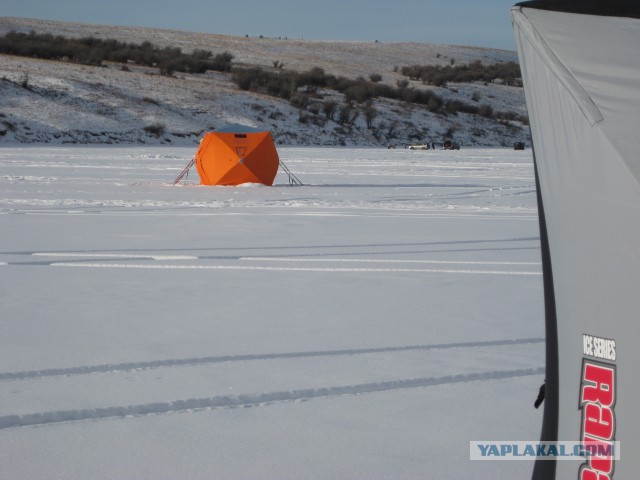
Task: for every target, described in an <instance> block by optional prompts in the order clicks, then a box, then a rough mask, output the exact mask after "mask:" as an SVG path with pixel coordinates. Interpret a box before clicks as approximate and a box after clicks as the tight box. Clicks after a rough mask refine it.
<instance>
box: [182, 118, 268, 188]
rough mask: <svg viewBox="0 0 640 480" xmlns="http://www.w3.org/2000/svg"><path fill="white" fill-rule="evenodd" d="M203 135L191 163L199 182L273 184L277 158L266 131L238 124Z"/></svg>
mask: <svg viewBox="0 0 640 480" xmlns="http://www.w3.org/2000/svg"><path fill="white" fill-rule="evenodd" d="M228 130H229V129H224V131H214V132H208V133H207V134H205V136H204V138H203V139H202V141H201V142H200V148H199V149H198V152H197V153H196V158H195V163H196V168H197V170H198V175H200V184H201V185H240V184H242V183H262V184H264V185H273V180H274V179H275V177H276V173H277V172H278V165H279V163H280V159H279V157H278V151H277V150H276V147H275V144H274V142H273V138H272V137H271V134H270V133H269V132H266V131H264V132H261V131H258V130H253V129H249V128H246V127H240V128H238V129H236V131H233V130H232V131H228Z"/></svg>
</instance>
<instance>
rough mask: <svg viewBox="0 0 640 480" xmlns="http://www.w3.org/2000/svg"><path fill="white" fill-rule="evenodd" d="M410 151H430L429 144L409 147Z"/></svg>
mask: <svg viewBox="0 0 640 480" xmlns="http://www.w3.org/2000/svg"><path fill="white" fill-rule="evenodd" d="M407 148H409V150H429V144H428V143H427V144H424V145H409V147H407Z"/></svg>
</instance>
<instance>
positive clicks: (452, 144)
mask: <svg viewBox="0 0 640 480" xmlns="http://www.w3.org/2000/svg"><path fill="white" fill-rule="evenodd" d="M442 148H444V149H445V150H460V144H458V143H456V142H452V141H451V140H445V141H444V143H443V144H442Z"/></svg>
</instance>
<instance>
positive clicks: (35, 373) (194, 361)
mask: <svg viewBox="0 0 640 480" xmlns="http://www.w3.org/2000/svg"><path fill="white" fill-rule="evenodd" d="M543 342H544V338H520V339H512V340H488V341H484V342H456V343H435V344H431V345H406V346H401V347H377V348H376V347H374V348H361V349H348V350H318V351H309V352H285V353H263V354H254V355H222V356H215V357H214V356H211V357H197V358H177V359H167V360H153V361H149V362H128V363H113V364H103V365H87V366H80V367H69V368H49V369H46V370H31V371H23V372H4V373H0V380H29V379H37V378H45V377H57V376H71V375H87V374H92V373H107V372H124V371H135V370H150V369H154V368H168V367H184V366H193V365H205V364H212V363H223V362H248V361H259V360H278V359H287V358H293V359H295V358H313V357H337V356H347V355H365V354H375V353H390V352H405V351H411V350H444V349H450V348H474V347H497V346H506V345H524V344H532V343H543Z"/></svg>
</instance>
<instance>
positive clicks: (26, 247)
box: [0, 147, 544, 480]
mask: <svg viewBox="0 0 640 480" xmlns="http://www.w3.org/2000/svg"><path fill="white" fill-rule="evenodd" d="M194 150H195V149H194V148H191V147H189V148H186V147H184V148H177V147H15V148H3V149H2V150H0V184H1V185H2V187H1V189H0V231H1V232H2V235H0V329H1V331H0V442H1V448H0V478H7V479H13V480H17V479H54V478H64V479H88V478H91V479H108V478H117V479H134V478H135V479H147V478H148V479H184V478H189V479H199V478H201V479H211V478H216V479H300V478H310V479H337V478H344V479H426V478H437V479H471V478H474V479H477V478H486V479H490V478H491V479H493V478H528V477H529V476H530V471H531V468H532V465H531V463H530V462H528V461H517V462H516V461H513V462H472V461H470V460H469V442H470V441H472V440H532V439H536V438H538V436H539V429H540V425H541V411H538V410H535V409H534V408H533V405H532V404H533V401H534V400H535V397H536V395H537V391H538V387H539V386H540V384H541V383H542V380H543V368H542V367H543V365H544V340H543V335H544V331H543V298H542V276H541V267H540V258H539V248H540V245H539V234H538V224H537V211H536V202H535V184H534V178H533V168H532V156H531V151H528V150H527V151H524V152H514V151H513V150H507V149H475V150H461V151H456V152H447V151H409V150H386V149H355V148H354V149H348V148H342V149H341V148H281V149H280V156H281V158H282V159H283V160H284V161H285V162H286V164H287V165H288V166H289V168H290V169H291V170H292V171H293V172H294V173H295V174H296V175H297V176H298V177H299V178H300V179H301V180H302V181H303V182H304V183H305V186H302V187H291V186H289V185H288V184H287V178H286V176H285V175H284V174H283V173H282V172H280V173H279V174H278V176H277V177H276V185H275V186H274V187H264V186H259V185H248V186H247V185H245V186H240V187H203V186H199V185H196V184H197V181H198V179H197V174H196V172H195V171H193V170H192V172H191V175H190V177H189V178H188V180H187V181H186V183H184V184H180V185H178V186H173V185H172V181H173V179H174V178H175V177H176V176H177V175H178V173H179V172H180V171H181V170H182V168H183V167H184V166H185V165H186V164H187V162H188V161H189V159H190V158H191V157H192V155H193V154H194V153H195V151H194Z"/></svg>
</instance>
